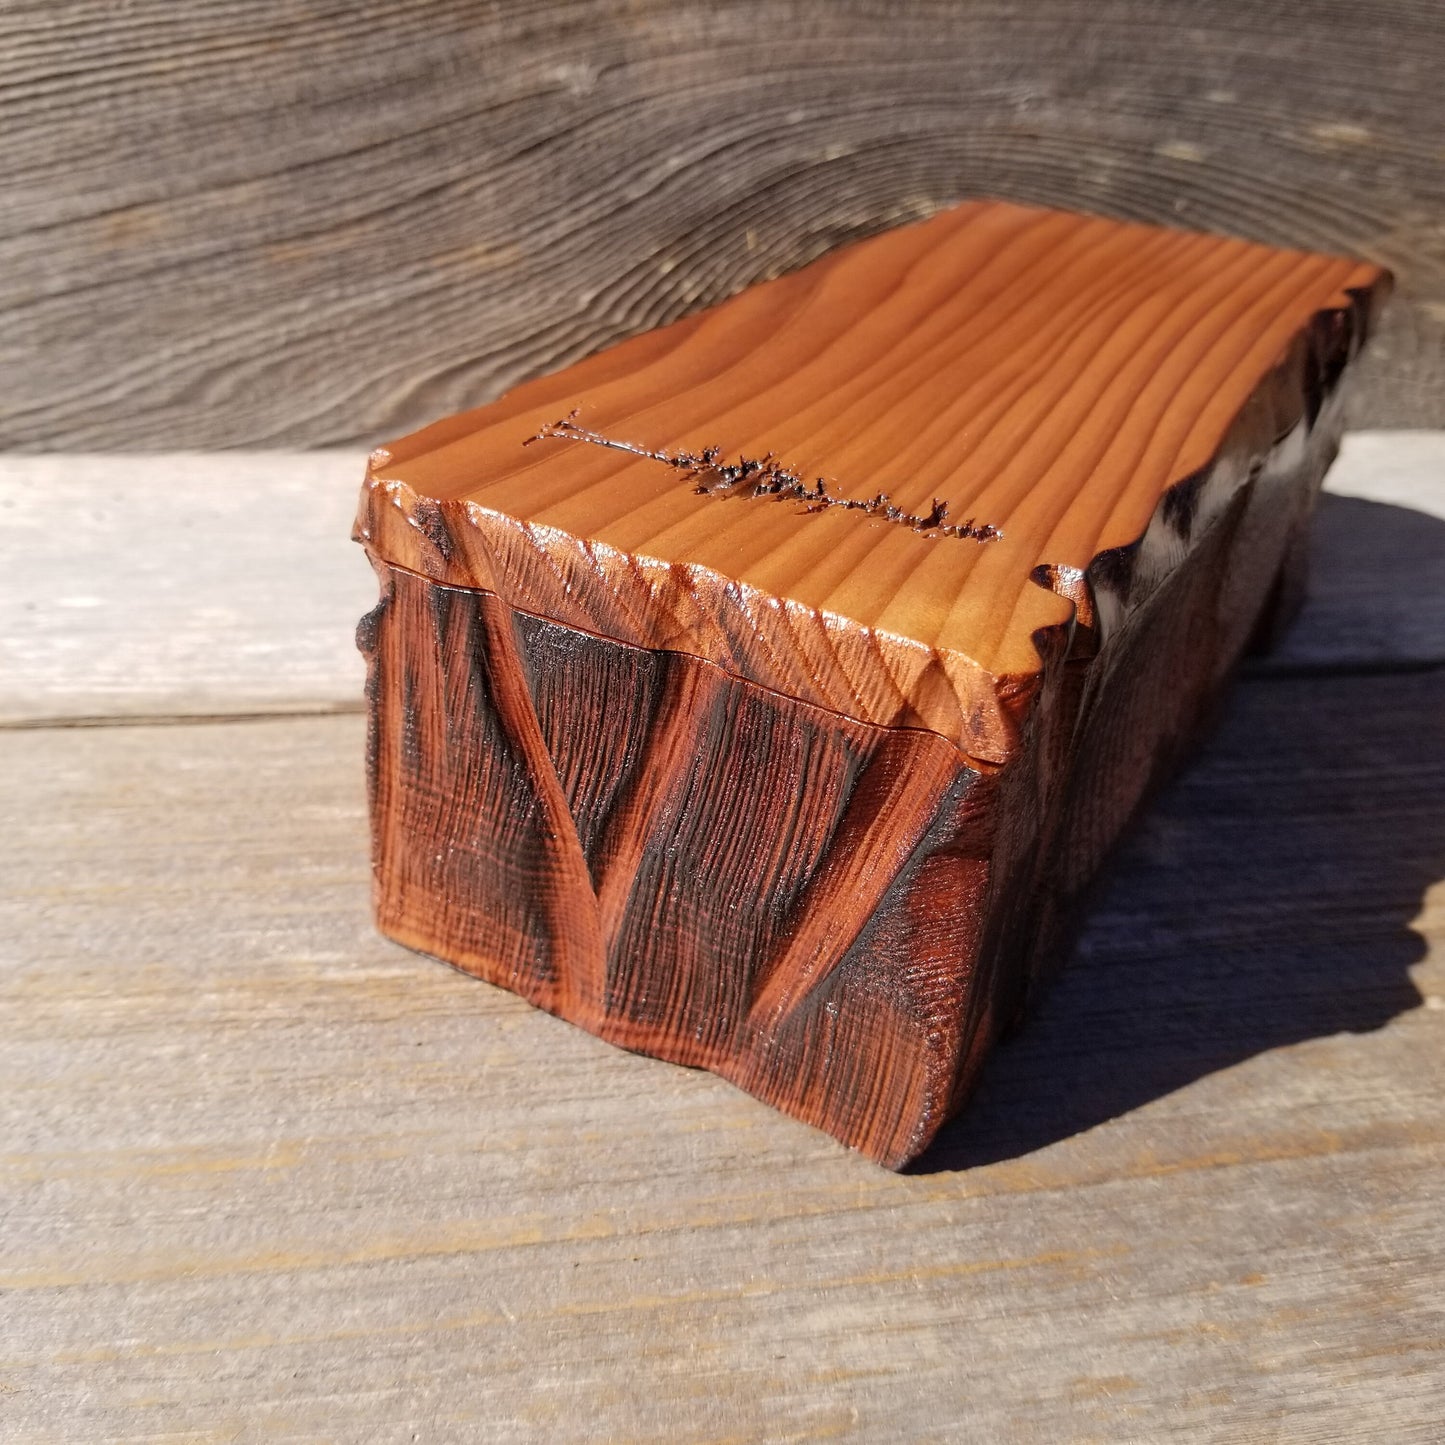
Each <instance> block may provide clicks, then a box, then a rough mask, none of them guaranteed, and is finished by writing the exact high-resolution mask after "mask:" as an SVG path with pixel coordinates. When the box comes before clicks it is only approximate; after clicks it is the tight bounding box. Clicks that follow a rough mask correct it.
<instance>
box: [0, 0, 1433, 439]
mask: <svg viewBox="0 0 1445 1445" xmlns="http://www.w3.org/2000/svg"><path fill="white" fill-rule="evenodd" d="M1442 72H1445V21H1442V17H1441V12H1440V8H1439V6H1438V5H1436V4H1433V3H1431V0H1381V3H1377V4H1372V5H1369V6H1361V5H1358V4H1353V3H1345V0H1305V3H1299V4H1293V5H1288V6H1261V5H1258V4H1253V3H1249V0H1208V3H1200V4H1196V5H1194V6H1191V7H1190V8H1189V11H1188V14H1187V16H1184V15H1181V14H1178V13H1175V12H1174V11H1172V10H1161V9H1160V8H1159V7H1158V6H1157V5H1155V4H1152V3H1150V0H1114V3H1110V4H1105V5H1098V4H1083V3H1080V0H1040V3H1030V4H1023V3H1007V4H993V5H966V6H948V5H939V4H935V3H930V0H908V3H904V4H878V3H875V0H849V3H845V4H820V3H812V4H805V5H799V4H796V3H790V0H764V3H741V0H729V3H715V0H708V3H704V0H691V3H686V4H680V5H668V6H647V5H642V6H639V5H636V4H630V3H625V0H589V3H586V4H575V3H568V4H563V3H557V0H552V3H545V0H532V3H525V4H524V3H508V4H503V5H495V6H478V5H474V4H470V3H467V0H429V3H421V4H412V3H401V0H358V3H355V4H351V5H307V6H302V7H297V6H275V5H265V4H258V3H255V0H186V3H176V0H165V3H161V0H141V3H136V4H127V5H124V6H113V5H103V4H94V3H84V0H63V3H56V0H15V3H11V4H9V5H8V6H6V7H5V10H4V13H3V15H0V130H3V133H4V135H5V138H6V142H5V145H4V147H3V148H0V179H3V186H4V194H5V198H6V204H5V207H4V210H3V213H0V314H3V317H4V323H5V324H4V326H3V327H0V372H3V375H4V377H5V387H4V390H3V397H0V406H3V411H0V446H4V447H7V448H25V449H45V450H61V449H64V450H71V451H75V450H101V449H114V448H129V449H150V450H154V449H157V448H161V447H168V448H173V447H210V446H220V445H226V446H238V445H239V446H258V445H270V446H277V445H293V446H312V445H318V444H321V445H331V444H340V443H344V442H352V441H358V440H365V441H371V440H376V439H378V438H380V437H382V436H383V435H394V434H396V433H399V432H401V431H405V430H409V429H410V428H412V427H413V426H415V425H417V424H418V423H420V422H423V421H426V420H429V419H431V418H432V417H434V416H437V415H440V414H443V413H445V412H448V411H453V410H456V409H458V408H460V407H462V406H465V405H470V404H473V403H476V402H478V401H482V400H485V399H488V398H490V397H492V396H494V395H496V394H497V393H498V392H499V391H500V390H502V389H503V388H505V387H506V386H507V385H509V384H511V383H513V382H515V381H516V380H517V379H519V378H520V377H522V376H524V375H528V374H533V373H536V372H539V371H543V370H547V369H550V368H553V367H556V366H558V365H560V364H562V363H563V362H566V361H568V360H571V359H573V358H575V357H576V356H578V355H579V354H582V353H584V352H589V351H592V350H595V349H596V348H598V347H599V346H601V345H603V344H605V343H607V342H609V341H612V340H614V339H616V338H618V337H620V336H622V335H625V334H628V333H630V332H634V331H637V330H639V329H642V328H644V327H647V326H651V325H654V324H656V323H657V322H660V321H663V320H666V319H669V318H671V317H674V316H677V315H678V314H680V313H681V312H683V311H686V310H688V309H690V308H694V307H697V306H699V305H702V304H703V303H705V302H708V301H712V300H716V299H718V298H720V297H722V296H723V295H725V294H728V293H730V292H732V291H735V290H738V289H740V288H742V287H743V286H745V285H747V284H748V283H749V282H751V281H754V280H756V279H758V278H760V277H763V276H766V275H769V274H772V273H774V272H777V271H779V270H783V269H788V268H792V267H795V266H797V265H798V264H800V263H801V262H803V261H806V260H808V259H810V258H811V257H813V256H814V255H816V254H817V253H818V252H820V251H821V250H822V249H824V248H826V247H829V246H832V245H835V244H837V243H839V242H841V241H843V240H846V239H848V238H851V237H855V236H858V235H860V234H863V233H866V232H870V231H873V230H876V229H878V228H880V227H883V226H885V225H889V224H893V223H896V222H898V221H902V220H907V219H910V218H912V217H915V216H918V215H921V214H924V213H926V212H927V211H928V210H930V209H931V208H933V207H936V206H938V205H941V204H944V203H947V202H949V201H952V200H954V199H956V198H959V197H962V196H965V195H979V194H994V195H999V196H1002V197H1005V198H1011V199H1017V200H1024V201H1031V202H1042V203H1046V204H1054V205H1064V206H1075V207H1080V208H1083V209H1090V210H1096V211H1102V212H1105V213H1108V214H1112V215H1119V216H1125V217H1134V218H1142V219H1148V220H1154V221H1164V222H1171V223H1181V224H1185V225H1190V226H1195V227H1200V228H1204V229H1219V230H1224V231H1228V232H1233V233H1237V234H1241V235H1245V236H1249V237H1251V238H1255V239H1258V240H1262V241H1268V242H1275V243H1281V244H1288V245H1300V246H1307V247H1314V248H1320V249H1328V250H1344V251H1348V252H1353V253H1356V254H1360V255H1363V256H1366V257H1368V258H1370V259H1373V260H1379V261H1382V262H1384V263H1385V264H1387V265H1390V266H1392V267H1394V268H1395V269H1396V270H1397V271H1398V272H1399V274H1400V276H1401V278H1402V288H1401V293H1400V297H1399V300H1398V302H1397V304H1396V307H1395V309H1394V311H1393V312H1392V314H1391V315H1390V317H1389V320H1388V322H1387V325H1386V328H1385V332H1384V334H1383V335H1382V336H1381V338H1380V342H1379V345H1378V348H1377V352H1376V355H1375V357H1374V361H1373V364H1372V367H1371V370H1370V372H1369V373H1368V375H1367V376H1366V378H1365V380H1364V388H1363V392H1362V395H1361V408H1360V417H1361V419H1362V420H1363V421H1364V422H1366V423H1368V424H1372V425H1417V426H1418V425H1440V424H1442V422H1445V410H1442V408H1445V400H1442V398H1445V255H1442V250H1441V242H1440V225H1441V217H1442V215H1445V152H1442V151H1441V148H1440V145H1439V137H1440V135H1441V134H1442V133H1445V92H1442V89H1441V87H1440V85H1439V76H1440V75H1441V73H1442Z"/></svg>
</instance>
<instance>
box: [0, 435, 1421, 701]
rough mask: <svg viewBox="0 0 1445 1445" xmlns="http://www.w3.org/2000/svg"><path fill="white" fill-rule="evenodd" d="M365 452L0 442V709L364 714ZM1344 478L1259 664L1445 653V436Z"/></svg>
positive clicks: (1401, 445) (1391, 443)
mask: <svg viewBox="0 0 1445 1445" xmlns="http://www.w3.org/2000/svg"><path fill="white" fill-rule="evenodd" d="M362 467H363V458H362V455H361V453H358V452H349V451H346V452H331V453H297V452H290V453H282V452H277V453H217V454H212V455H209V456H206V455H190V456H186V455H168V456H155V457H150V456H138V457H115V456H112V457H78V456H77V457H64V456H56V457H14V456H12V457H0V550H3V551H4V554H5V557H6V566H5V568H3V569H0V611H3V614H4V616H5V617H6V619H7V623H6V626H5V627H4V628H3V629H0V723H6V722H8V723H15V722H36V721H43V720H46V719H57V718H58V719H67V718H69V719H74V718H87V717H106V716H111V717H114V716H132V717H134V716H158V715H159V716H171V715H195V714H217V713H244V712H253V711H273V710H302V711H305V710H318V709H322V710H329V709H336V708H355V707H359V706H360V699H361V686H362V667H361V662H360V659H359V658H358V656H357V654H356V650H355V648H354V646H353V645H352V636H353V632H354V629H355V625H356V621H357V619H358V618H359V617H360V616H361V614H362V613H363V612H364V611H365V610H366V609H367V608H369V607H370V606H371V605H372V603H373V602H374V601H375V595H376V593H375V584H374V582H373V579H372V575H371V572H370V569H369V568H368V567H367V566H366V564H365V561H364V560H363V558H362V554H361V549H360V548H359V547H356V546H354V545H352V544H351V543H350V542H349V541H348V540H347V539H348V536H349V534H350V528H351V518H352V514H353V511H354V508H355V499H356V495H357V491H358V489H359V486H360V478H361V474H362ZM1328 485H1329V488H1330V490H1331V491H1332V492H1333V493H1335V494H1336V496H1335V497H1332V498H1327V499H1326V501H1325V502H1324V504H1323V506H1322V508H1321V511H1320V514H1319V521H1318V525H1317V529H1316V537H1315V543H1316V547H1315V560H1314V575H1315V578H1316V581H1317V583H1318V584H1319V585H1317V586H1316V587H1315V589H1314V595H1313V596H1312V598H1311V599H1310V601H1309V603H1308V604H1307V607H1306V611H1305V614H1304V616H1303V617H1302V619H1301V621H1300V623H1299V624H1298V625H1297V626H1296V627H1295V628H1294V630H1293V631H1292V632H1291V633H1290V634H1289V635H1288V636H1287V637H1286V639H1285V641H1284V642H1283V644H1282V646H1281V647H1280V648H1279V650H1278V651H1277V652H1276V653H1275V654H1274V655H1273V656H1272V657H1271V658H1269V659H1266V660H1265V661H1264V662H1262V663H1260V664H1258V666H1260V667H1263V668H1266V669H1270V670H1274V671H1280V670H1286V671H1288V670H1295V669H1297V668H1300V667H1309V668H1326V667H1334V668H1339V667H1346V668H1348V667H1359V666H1377V665H1385V664H1389V665H1412V664H1418V663H1421V662H1440V661H1445V526H1442V523H1441V520H1440V519H1445V432H1382V433H1361V434H1355V435H1352V436H1349V437H1347V438H1346V440H1345V445H1344V449H1343V451H1342V453H1341V456H1340V460H1339V461H1338V462H1337V463H1336V465H1335V468H1334V470H1333V471H1332V472H1331V473H1330V477H1329V482H1328ZM1342 498H1350V499H1352V500H1349V501H1345V500H1341V499H1342Z"/></svg>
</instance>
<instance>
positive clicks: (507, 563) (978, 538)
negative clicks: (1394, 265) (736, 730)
mask: <svg viewBox="0 0 1445 1445" xmlns="http://www.w3.org/2000/svg"><path fill="white" fill-rule="evenodd" d="M1387 283H1388V276H1387V275H1386V273H1384V272H1382V271H1381V270H1380V269H1379V268H1377V267H1375V266H1371V265H1366V264H1363V263H1359V262H1355V261H1351V260H1345V259H1340V258H1335V257H1328V256H1319V255H1312V254H1308V253H1304V252H1298V251H1284V250H1276V249H1272V248H1269V247H1265V246H1260V245H1255V244H1251V243H1248V242H1245V241H1240V240H1236V239H1232V238H1226V237H1219V236H1205V235H1198V234H1193V233H1190V232H1185V231H1178V230H1170V229H1163V228H1158V227H1150V226H1143V225H1136V224H1128V223H1121V222H1117V221H1110V220H1104V219H1101V218H1098V217H1091V216H1082V215H1072V214H1066V213H1061V212H1054V211H1046V210H1038V209H1033V208H1028V207H1022V206H1016V205H1010V204H1004V203H1001V202H971V203H968V204H964V205H960V206H957V207H955V208H954V209H952V210H949V211H946V212H943V213H942V214H940V215H938V216H936V217H934V218H933V219H931V220H928V221H925V222H921V223H919V224H915V225H911V226H906V227H903V228H901V229H898V230H895V231H891V232H888V233H886V234H884V235H880V236H877V237H874V238H872V239H870V240H867V241H863V242H860V243H858V244H855V245H852V246H848V247H846V248H844V249H841V250H839V251H836V252H834V253H832V254H830V255H828V256H826V257H824V258H823V259H822V260H820V261H817V262H815V263H814V264H812V265H810V266H807V267H805V268H803V269H802V270H800V271H797V272H795V273H793V274H790V275H787V276H784V277H782V278H780V279H777V280H773V281H769V282H766V283H763V284H760V285H757V286H754V287H752V288H750V289H748V290H746V291H744V292H743V293H741V294H740V295H738V296H735V297H734V298H732V299H731V300H729V301H726V302H724V303H722V304H721V305H718V306H715V307H713V308H712V309H710V310H707V311H704V312H702V313H700V314H698V315H694V316H691V317H688V318H686V319H684V320H682V321H679V322H676V323H674V324H672V325H670V326H666V327H663V328H661V329H658V330H656V331H652V332H649V333H646V334H644V335H641V336H637V337H634V338H633V339H631V340H629V341H625V342H623V343H621V344H619V345H617V346H614V347H612V348H610V349H608V350H606V351H604V352H601V353H599V354H598V355H595V356H593V357H590V358H589V359H587V360H585V361H582V362H580V363H578V364H576V365H574V366H571V367H568V368H567V369H565V370H563V371H560V372H557V373H556V374H554V375H551V376H546V377H542V378H540V379H538V380H535V381H531V382H527V383H526V384H524V385H521V386H518V387H517V388H515V389H514V390H513V391H511V392H509V393H508V394H506V395H505V396H503V397H502V398H501V399H500V400H498V401H496V402H493V403H492V404H490V405H488V406H484V407H480V408H478V409H476V410H474V411H468V412H464V413H462V414H460V415H457V416H453V417H450V418H448V419H446V420H444V421H440V422H438V423H436V424H435V425H433V426H430V427H427V428H425V429H423V430H422V431H419V432H415V433H413V434H412V435H410V436H407V437H404V438H402V439H401V440H399V441H396V442H392V443H389V444H388V445H386V446H384V447H381V448H379V449H378V450H377V451H376V452H375V453H374V454H373V455H372V458H371V462H370V466H369V470H368V477H367V482H366V486H365V489H364V492H363V497H362V505H361V511H360V515H359V519H358V527H357V531H358V535H359V536H360V538H361V539H362V540H363V541H364V542H365V543H366V544H367V546H368V547H369V549H370V550H371V551H372V553H373V555H375V556H376V557H377V558H379V559H381V560H384V561H386V562H389V563H392V564H394V565H397V566H401V567H405V568H409V569H411V570H414V571H416V572H419V573H422V574H424V575H426V576H428V577H430V578H432V579H434V580H435V581H437V582H438V583H443V584H447V585H453V586H462V587H476V588H484V589H487V590H490V591H494V592H496V593H497V594H499V595H500V596H502V597H503V598H504V599H505V600H506V601H507V602H508V603H509V604H510V605H512V606H514V607H516V608H519V609H522V610H524V611H527V612H531V613H534V614H536V615H539V616H544V617H548V618H551V619H554V620H556V621H559V622H562V623H565V624H567V625H569V626H573V627H577V628H580V629H583V630H585V631H588V632H591V633H594V634H597V635H600V636H604V637H609V638H613V639H615V640H618V641H621V642H625V643H630V644H634V645H637V646H642V647H649V648H667V649H672V650H678V651H685V652H690V653H693V654H695V655H698V656H701V657H704V658H707V659H709V660H711V661H713V662H715V663H717V664H718V665H719V666H722V667H724V668H725V669H727V670H728V671H730V672H732V673H734V674H736V675H738V676H741V677H744V678H748V679H750V680H752V681H755V682H758V683H760V684H762V685H765V686H767V687H771V688H774V689H776V690H777V691H779V692H782V693H785V694H788V695H790V696H794V697H798V698H801V699H803V700H805V701H808V702H812V703H815V704H817V705H820V706H824V707H827V708H830V709H832V710H834V711H837V712H840V713H843V714H846V715H848V716H851V717H854V718H857V719H859V720H862V721H865V722H872V723H880V724H885V725H901V726H915V727H926V728H929V729H932V730H933V731H936V732H939V733H941V734H943V735H944V736H946V737H948V738H950V739H951V740H952V741H953V742H955V743H956V744H957V745H958V746H959V747H960V748H961V749H962V750H963V751H964V752H965V753H967V754H968V755H969V756H970V757H972V758H975V759H978V760H982V761H991V762H998V761H1002V760H1003V759H1004V758H1006V757H1007V756H1008V754H1009V752H1010V750H1011V748H1012V746H1013V742H1014V739H1015V737H1016V730H1017V727H1018V724H1019V720H1020V718H1021V717H1022V716H1023V714H1024V712H1025V711H1026V710H1027V706H1028V701H1029V699H1030V697H1031V696H1032V694H1033V692H1034V691H1035V690H1036V688H1037V685H1038V682H1039V678H1040V675H1041V670H1042V668H1043V666H1044V664H1045V661H1046V658H1047V657H1048V656H1049V655H1055V654H1059V653H1060V652H1061V649H1064V648H1067V646H1068V644H1069V636H1070V630H1071V628H1073V627H1074V626H1075V624H1076V623H1077V622H1078V621H1079V613H1078V608H1079V607H1080V606H1082V607H1083V608H1084V609H1085V615H1084V621H1085V622H1088V621H1089V620H1090V619H1089V617H1088V611H1089V608H1090V605H1091V595H1090V585H1089V578H1090V570H1089V569H1090V568H1091V566H1096V565H1097V559H1099V558H1101V557H1104V556H1109V555H1111V554H1112V555H1116V556H1117V554H1119V553H1120V550H1121V549H1123V550H1124V551H1125V552H1127V551H1128V550H1129V549H1131V548H1132V549H1137V548H1139V546H1140V545H1141V543H1142V542H1143V541H1144V539H1145V538H1146V534H1147V533H1149V531H1150V529H1151V524H1157V522H1158V519H1159V517H1160V516H1161V515H1162V513H1161V500H1162V499H1163V498H1165V497H1166V495H1167V494H1170V493H1171V490H1178V489H1179V488H1181V486H1183V484H1185V483H1190V484H1192V485H1191V486H1190V488H1189V495H1190V497H1191V503H1190V507H1191V511H1190V515H1189V519H1188V520H1187V522H1186V524H1185V525H1184V526H1182V527H1181V526H1180V525H1178V519H1177V518H1175V525H1174V526H1173V528H1172V531H1171V533H1170V536H1169V538H1168V539H1167V544H1165V545H1166V550H1167V549H1168V548H1173V550H1174V552H1175V553H1180V554H1181V555H1182V551H1181V549H1183V550H1187V547H1188V545H1189V540H1190V533H1191V532H1194V533H1198V532H1199V531H1200V530H1203V529H1204V527H1203V524H1204V523H1205V522H1207V520H1208V518H1207V515H1204V513H1207V512H1208V509H1209V507H1210V506H1213V507H1214V508H1215V510H1218V508H1219V507H1220V506H1221V505H1222V503H1223V501H1224V500H1225V499H1226V497H1227V494H1228V493H1229V492H1230V491H1231V490H1232V489H1236V488H1237V487H1238V486H1242V485H1245V484H1247V482H1248V481H1249V479H1250V477H1251V475H1252V471H1251V467H1252V465H1253V466H1254V469H1255V470H1257V459H1258V457H1259V456H1260V455H1262V454H1263V453H1264V452H1266V451H1268V449H1269V448H1271V447H1273V446H1275V445H1277V444H1278V443H1280V442H1281V440H1282V439H1284V438H1287V437H1288V436H1289V435H1290V433H1291V432H1292V431H1295V430H1299V429H1302V428H1305V427H1307V426H1308V424H1309V422H1310V421H1311V420H1312V419H1313V414H1314V409H1315V408H1317V406H1318V405H1319V402H1320V397H1321V395H1323V394H1324V393H1326V392H1327V391H1328V390H1329V389H1330V388H1331V387H1332V386H1333V383H1334V381H1335V380H1336V379H1337V378H1338V375H1339V372H1340V371H1341V369H1342V368H1343V365H1344V362H1345V361H1346V360H1347V359H1348V357H1349V356H1350V355H1351V354H1352V353H1353V351H1354V350H1355V349H1357V348H1358V346H1359V344H1360V342H1361V341H1362V339H1363V336H1364V333H1365V331H1366V329H1367V328H1368V325H1369V323H1370V319H1371V315H1372V311H1373V308H1374V307H1375V306H1377V305H1378V303H1379V301H1380V299H1381V298H1382V296H1383V294H1384V291H1385V289H1386V288H1387ZM1205 477H1207V478H1209V479H1210V486H1209V487H1208V488H1201V487H1200V485H1199V482H1200V479H1201V478H1205ZM1211 498H1212V500H1211ZM1201 507H1202V508H1203V509H1204V511H1203V512H1201V511H1200V508H1201ZM1176 510H1177V509H1176ZM1116 570H1117V569H1116Z"/></svg>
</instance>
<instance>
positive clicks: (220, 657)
mask: <svg viewBox="0 0 1445 1445" xmlns="http://www.w3.org/2000/svg"><path fill="white" fill-rule="evenodd" d="M364 465H365V458H364V455H363V454H361V453H358V452H340V453H338V452H290V453H279V454H271V455H267V454H256V453H213V454H210V455H174V454H173V455H167V456H144V457H133V458H119V457H64V456H55V457H4V458H0V552H3V554H4V557H5V566H4V568H3V569H0V613H3V616H4V618H5V623H4V627H3V628H0V723H3V722H12V723H13V722H26V721H34V720H36V719H47V718H70V719H74V718H88V717H120V716H136V715H152V716H153V715H172V714H217V713H244V712H270V711H288V710H293V711H312V710H318V709H335V708H359V707H360V706H361V689H362V682H363V676H364V669H363V667H362V665H361V659H360V657H359V656H358V654H357V652H356V648H355V645H354V643H353V636H354V633H355V628H356V623H357V619H358V618H360V616H361V614H362V613H363V612H364V611H365V610H366V609H367V608H368V607H371V606H372V605H373V604H374V603H375V601H376V583H375V579H374V577H373V576H372V572H371V568H370V567H368V566H367V564H366V559H365V556H364V555H363V553H362V551H361V548H360V547H357V546H355V545H353V544H352V543H351V542H350V541H349V540H348V539H349V537H350V532H351V521H352V517H353V516H354V515H355V512H356V497H357V493H358V491H359V489H360V485H361V476H362V471H363V468H364Z"/></svg>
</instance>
